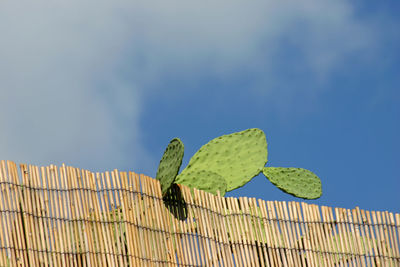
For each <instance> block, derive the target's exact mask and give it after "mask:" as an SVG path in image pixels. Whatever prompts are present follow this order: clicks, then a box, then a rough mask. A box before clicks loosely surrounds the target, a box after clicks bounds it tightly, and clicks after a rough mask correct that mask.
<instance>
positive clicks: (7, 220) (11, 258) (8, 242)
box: [0, 160, 16, 266]
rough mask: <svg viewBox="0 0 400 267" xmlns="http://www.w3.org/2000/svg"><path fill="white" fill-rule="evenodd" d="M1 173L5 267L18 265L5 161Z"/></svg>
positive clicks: (0, 201) (1, 164) (0, 200)
mask: <svg viewBox="0 0 400 267" xmlns="http://www.w3.org/2000/svg"><path fill="white" fill-rule="evenodd" d="M0 166H1V167H0V168H1V170H0V172H1V174H0V175H1V176H2V178H0V181H3V182H4V183H3V184H2V185H1V192H0V193H1V194H0V195H1V198H0V210H1V211H4V212H3V213H1V217H2V225H3V229H4V230H5V233H2V235H3V236H4V239H3V242H4V243H3V244H4V247H5V253H4V254H3V255H4V256H5V257H4V256H3V257H4V258H3V263H4V266H7V265H9V264H14V265H15V264H16V260H15V255H12V254H14V253H13V252H14V251H13V250H12V247H13V245H14V244H13V240H12V239H13V238H12V235H11V233H12V231H11V229H12V225H13V220H12V218H11V216H12V214H11V211H10V208H9V207H8V205H9V203H8V199H9V190H10V187H9V184H8V183H9V180H8V175H7V170H6V163H5V161H4V160H2V161H1V162H0Z"/></svg>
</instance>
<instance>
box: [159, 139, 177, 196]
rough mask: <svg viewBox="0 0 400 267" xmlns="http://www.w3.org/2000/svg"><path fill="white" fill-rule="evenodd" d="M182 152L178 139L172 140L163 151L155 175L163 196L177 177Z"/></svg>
mask: <svg viewBox="0 0 400 267" xmlns="http://www.w3.org/2000/svg"><path fill="white" fill-rule="evenodd" d="M183 152H184V146H183V143H182V141H181V140H180V139H179V138H175V139H172V140H171V141H170V142H169V144H168V146H167V148H166V149H165V152H164V155H163V156H162V158H161V160H160V164H159V165H158V170H157V175H156V179H157V180H159V181H160V184H161V191H162V195H163V196H165V194H166V193H167V192H168V189H169V188H170V187H171V185H172V184H173V183H174V181H175V178H176V176H177V175H178V172H179V168H180V167H181V164H182V158H183Z"/></svg>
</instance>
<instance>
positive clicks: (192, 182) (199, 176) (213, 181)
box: [179, 170, 226, 196]
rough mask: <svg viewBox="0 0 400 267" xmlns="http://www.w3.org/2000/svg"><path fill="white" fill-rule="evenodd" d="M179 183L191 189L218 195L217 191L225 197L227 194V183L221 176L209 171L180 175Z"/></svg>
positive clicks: (188, 172)
mask: <svg viewBox="0 0 400 267" xmlns="http://www.w3.org/2000/svg"><path fill="white" fill-rule="evenodd" d="M179 178H180V180H179V183H180V184H183V185H186V186H188V187H190V188H197V189H200V190H204V191H206V192H209V193H211V194H214V195H217V191H219V192H220V193H221V196H224V195H225V193H226V181H225V179H224V177H222V176H221V175H219V174H217V173H215V172H212V171H207V170H200V171H187V172H185V174H183V175H180V177H179Z"/></svg>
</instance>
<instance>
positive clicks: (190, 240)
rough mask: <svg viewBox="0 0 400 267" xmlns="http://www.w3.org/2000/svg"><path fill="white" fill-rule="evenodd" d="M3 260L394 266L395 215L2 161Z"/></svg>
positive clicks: (398, 223)
mask: <svg viewBox="0 0 400 267" xmlns="http://www.w3.org/2000/svg"><path fill="white" fill-rule="evenodd" d="M0 190H1V196H0V215H1V216H0V266H400V250H399V247H400V214H393V213H390V212H387V211H385V212H379V211H364V210H361V209H359V208H355V209H352V210H349V209H343V208H331V207H324V206H322V207H319V206H317V205H310V204H306V203H299V202H279V201H264V200H260V199H258V200H256V199H254V198H247V197H240V198H232V197H227V198H225V197H221V196H214V195H211V194H208V193H206V192H204V191H200V190H196V189H194V190H190V189H189V188H187V187H185V186H181V185H179V186H178V185H177V186H175V187H174V188H173V189H172V190H171V192H170V194H169V195H168V196H167V197H165V198H162V196H161V189H160V185H159V182H158V181H157V180H155V179H152V178H151V177H147V176H145V175H138V174H136V173H133V172H129V173H127V172H119V171H117V170H114V171H112V172H105V173H93V172H90V171H87V170H80V169H77V168H73V167H67V166H64V165H63V166H61V167H56V166H54V165H51V166H47V167H37V166H31V165H30V166H27V165H25V164H21V165H20V167H19V168H18V167H17V165H16V164H15V163H13V162H11V161H1V162H0Z"/></svg>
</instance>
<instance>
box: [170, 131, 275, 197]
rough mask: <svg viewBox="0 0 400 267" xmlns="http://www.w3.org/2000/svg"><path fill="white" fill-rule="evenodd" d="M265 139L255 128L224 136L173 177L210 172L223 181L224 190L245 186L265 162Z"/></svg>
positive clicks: (178, 179) (266, 153)
mask: <svg viewBox="0 0 400 267" xmlns="http://www.w3.org/2000/svg"><path fill="white" fill-rule="evenodd" d="M267 156H268V151H267V140H266V138H265V134H264V132H263V131H262V130H260V129H257V128H254V129H248V130H245V131H242V132H237V133H233V134H228V135H223V136H220V137H218V138H215V139H213V140H211V141H210V142H208V143H207V144H205V145H204V146H202V147H201V148H200V149H199V151H197V152H196V153H195V154H194V156H193V157H192V158H191V159H190V161H189V164H188V166H187V167H186V168H185V169H184V170H183V171H182V173H181V174H179V175H178V176H177V178H176V183H182V177H183V176H185V175H187V173H188V172H192V173H194V172H199V171H203V170H207V171H211V172H214V173H216V174H219V175H220V176H222V177H223V178H225V180H226V183H227V191H231V190H234V189H236V188H238V187H241V186H243V185H245V184H246V183H247V182H249V181H250V180H251V179H252V178H253V177H254V176H256V175H258V174H259V173H260V172H261V171H262V169H263V167H264V166H265V164H266V163H267Z"/></svg>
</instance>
